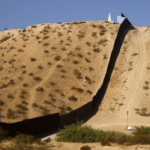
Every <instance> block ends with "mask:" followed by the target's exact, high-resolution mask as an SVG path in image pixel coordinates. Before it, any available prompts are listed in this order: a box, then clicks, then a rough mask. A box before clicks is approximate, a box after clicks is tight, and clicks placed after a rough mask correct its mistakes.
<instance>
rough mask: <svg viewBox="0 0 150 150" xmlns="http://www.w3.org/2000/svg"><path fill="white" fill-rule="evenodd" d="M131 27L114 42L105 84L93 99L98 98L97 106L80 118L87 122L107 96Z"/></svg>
mask: <svg viewBox="0 0 150 150" xmlns="http://www.w3.org/2000/svg"><path fill="white" fill-rule="evenodd" d="M130 29H132V27H131V26H129V27H128V29H126V31H125V32H124V33H123V34H122V36H121V38H120V39H117V38H119V36H118V37H117V38H116V41H117V40H119V43H118V42H116V41H115V43H114V48H113V50H112V54H111V57H110V61H109V63H108V68H107V72H106V75H105V78H104V81H103V84H102V86H101V88H100V89H99V90H98V92H97V94H96V95H95V96H94V98H93V100H94V99H96V101H98V102H97V103H96V104H95V108H94V109H93V110H92V111H91V112H89V113H88V114H86V115H85V116H84V117H82V118H80V120H83V121H84V123H86V122H87V121H88V120H89V119H90V118H91V117H93V116H94V115H95V114H96V113H97V112H98V107H99V105H100V104H101V102H102V100H103V98H104V96H105V93H106V90H107V87H108V84H109V82H110V78H111V74H112V72H113V69H114V66H115V62H116V60H117V58H118V55H119V53H120V49H121V46H122V44H123V41H124V39H125V36H126V34H127V33H128V30H130Z"/></svg>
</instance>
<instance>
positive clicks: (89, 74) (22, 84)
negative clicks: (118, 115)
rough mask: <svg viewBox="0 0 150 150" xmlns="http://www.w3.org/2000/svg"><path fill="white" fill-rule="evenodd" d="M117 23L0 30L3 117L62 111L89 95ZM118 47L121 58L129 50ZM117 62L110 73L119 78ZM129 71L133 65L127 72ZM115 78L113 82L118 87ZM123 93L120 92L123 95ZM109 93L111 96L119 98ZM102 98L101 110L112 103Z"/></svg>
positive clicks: (104, 64)
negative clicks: (120, 51)
mask: <svg viewBox="0 0 150 150" xmlns="http://www.w3.org/2000/svg"><path fill="white" fill-rule="evenodd" d="M119 26H120V25H119V24H110V23H105V22H103V21H88V22H70V23H63V24H59V23H57V24H40V25H33V26H29V27H27V28H26V29H12V30H5V31H2V32H0V109H1V115H2V122H16V121H20V120H23V119H29V118H33V117H37V116H42V115H47V114H52V113H56V112H59V113H60V114H65V113H68V112H70V111H71V110H74V109H76V108H78V107H80V106H82V105H83V104H85V103H87V102H88V101H91V100H92V98H93V96H94V95H95V93H96V92H97V90H98V89H99V88H100V86H101V84H102V82H103V79H104V76H105V72H106V69H107V65H108V62H109V58H110V55H111V51H112V49H113V45H114V41H115V38H116V35H117V32H118V29H119ZM145 36H146V34H145ZM129 37H130V34H129V35H128V38H129ZM130 43H131V42H130V40H129V41H127V43H124V44H125V46H126V47H127V49H128V46H129V45H130ZM135 44H136V43H135ZM123 53H124V54H120V55H122V56H124V59H123V60H121V61H124V62H125V59H126V57H125V55H129V54H128V51H127V52H123ZM139 56H140V55H137V56H129V57H132V58H134V60H130V61H134V62H133V64H132V65H133V66H134V65H136V63H138V59H139V58H138V57H139ZM130 59H131V58H130ZM141 61H142V60H141ZM116 65H117V66H116V68H118V69H117V70H116V71H115V79H116V77H117V79H120V77H118V76H119V75H120V73H119V71H120V70H122V67H120V66H119V65H121V66H123V65H122V63H117V64H116ZM146 65H147V64H146ZM132 68H133V67H132ZM137 69H138V67H137ZM144 69H145V70H146V68H144ZM122 71H123V70H122ZM133 71H134V68H133V69H132V70H131V71H128V70H127V71H126V72H127V73H128V74H129V73H130V72H131V73H132V72H133ZM147 71H148V70H147ZM147 73H148V72H147ZM116 74H117V76H116ZM113 76H114V75H113ZM124 80H126V78H125V79H124ZM146 80H148V79H146ZM116 82H117V81H116ZM128 82H129V80H128ZM128 82H127V83H128ZM144 82H145V81H143V83H142V84H144ZM119 83H120V82H119ZM119 83H118V84H117V83H116V84H115V85H116V86H117V85H118V88H120V87H119V85H120V84H119ZM124 84H125V83H124ZM136 84H137V83H136ZM115 85H113V86H114V87H113V88H115ZM124 87H126V86H124ZM141 88H142V87H141ZM115 90H116V91H117V89H116V88H115ZM142 90H143V89H142ZM143 92H146V91H145V90H143ZM146 93H147V92H146ZM109 94H110V93H109ZM126 94H128V93H124V94H123V96H124V97H126V99H127V96H126ZM107 95H108V94H107ZM144 96H145V95H144ZM111 97H112V101H113V98H114V99H118V98H119V97H117V95H116V96H115V97H113V96H112V95H111ZM145 97H147V98H148V96H147V95H146V96H145ZM105 101H106V102H107V101H108V100H104V106H103V107H105V108H106V110H109V109H110V108H111V107H113V105H114V103H113V104H111V105H112V106H111V107H110V108H108V106H105V105H106V104H105ZM119 102H120V103H121V102H122V101H121V100H120V101H119ZM109 105H110V103H109ZM120 108H123V107H122V106H121V107H120ZM137 108H138V106H137ZM116 110H117V109H116ZM119 110H120V111H121V110H123V109H119Z"/></svg>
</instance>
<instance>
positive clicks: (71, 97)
mask: <svg viewBox="0 0 150 150" xmlns="http://www.w3.org/2000/svg"><path fill="white" fill-rule="evenodd" d="M68 99H69V100H70V101H77V100H78V98H76V97H75V96H74V95H72V96H70V97H69V98H68Z"/></svg>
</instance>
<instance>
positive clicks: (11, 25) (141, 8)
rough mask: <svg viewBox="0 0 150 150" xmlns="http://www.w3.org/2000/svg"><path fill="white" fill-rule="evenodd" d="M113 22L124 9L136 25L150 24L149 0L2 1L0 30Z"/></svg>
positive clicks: (125, 13)
mask: <svg viewBox="0 0 150 150" xmlns="http://www.w3.org/2000/svg"><path fill="white" fill-rule="evenodd" d="M109 12H110V13H111V17H112V20H113V21H115V22H116V21H117V15H120V14H121V12H122V13H123V14H124V15H125V16H126V17H127V18H128V19H129V21H130V22H131V23H132V24H133V25H134V26H141V27H142V26H148V25H150V18H149V15H150V0H124V1H123V0H0V31H2V30H4V29H5V28H7V29H23V28H26V27H27V26H31V25H33V24H42V23H57V22H71V21H90V20H107V19H108V14H109Z"/></svg>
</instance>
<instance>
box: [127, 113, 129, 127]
mask: <svg viewBox="0 0 150 150" xmlns="http://www.w3.org/2000/svg"><path fill="white" fill-rule="evenodd" d="M128 113H129V111H127V129H128Z"/></svg>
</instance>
